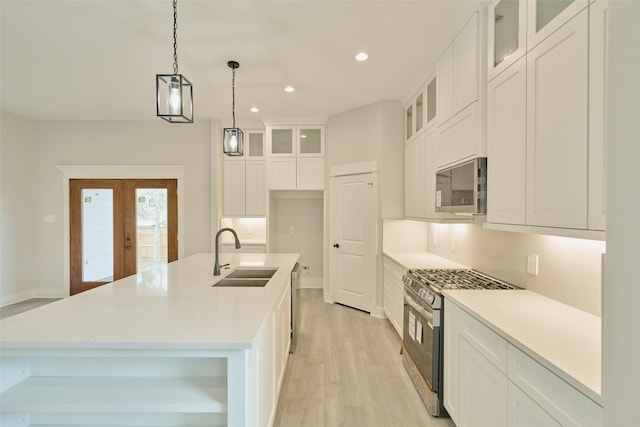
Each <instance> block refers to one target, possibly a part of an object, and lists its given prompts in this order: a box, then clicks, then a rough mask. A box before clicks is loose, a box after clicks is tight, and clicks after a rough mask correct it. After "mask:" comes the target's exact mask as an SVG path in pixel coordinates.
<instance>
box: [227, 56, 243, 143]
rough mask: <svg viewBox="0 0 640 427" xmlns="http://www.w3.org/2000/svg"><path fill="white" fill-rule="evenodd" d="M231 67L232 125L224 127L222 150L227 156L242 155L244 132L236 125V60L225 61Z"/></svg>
mask: <svg viewBox="0 0 640 427" xmlns="http://www.w3.org/2000/svg"><path fill="white" fill-rule="evenodd" d="M227 65H228V66H229V68H231V113H232V115H233V127H230V128H224V134H223V151H224V154H226V155H227V156H242V152H243V151H244V133H243V132H242V131H241V130H240V129H238V128H237V127H236V68H239V67H240V64H238V63H237V62H236V61H229V62H227Z"/></svg>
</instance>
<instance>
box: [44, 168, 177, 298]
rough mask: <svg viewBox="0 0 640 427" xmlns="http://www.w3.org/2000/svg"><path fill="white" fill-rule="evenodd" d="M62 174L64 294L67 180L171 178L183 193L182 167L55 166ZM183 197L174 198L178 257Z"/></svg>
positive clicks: (67, 258) (67, 264) (67, 287)
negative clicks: (176, 209)
mask: <svg viewBox="0 0 640 427" xmlns="http://www.w3.org/2000/svg"><path fill="white" fill-rule="evenodd" d="M56 168H57V169H58V170H60V172H62V218H63V280H64V283H63V285H64V294H65V295H69V294H70V292H71V247H70V240H71V229H70V222H69V214H70V212H69V200H70V199H69V180H71V179H165V178H166V179H175V180H177V184H178V188H177V193H178V195H181V194H183V185H184V170H185V166H183V165H164V166H154V165H131V166H128V165H127V166H122V165H58V166H56ZM183 199H184V197H178V258H181V257H182V254H183V246H184V242H183V237H182V236H183V232H182V230H184V202H183Z"/></svg>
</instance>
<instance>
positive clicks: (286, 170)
mask: <svg viewBox="0 0 640 427" xmlns="http://www.w3.org/2000/svg"><path fill="white" fill-rule="evenodd" d="M267 174H268V176H269V188H271V189H280V190H292V189H295V188H296V159H280V158H274V159H269V161H268V166H267Z"/></svg>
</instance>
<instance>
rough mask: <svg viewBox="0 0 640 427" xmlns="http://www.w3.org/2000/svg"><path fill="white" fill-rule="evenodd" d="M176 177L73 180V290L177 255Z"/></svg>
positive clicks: (99, 282)
mask: <svg viewBox="0 0 640 427" xmlns="http://www.w3.org/2000/svg"><path fill="white" fill-rule="evenodd" d="M177 200H178V198H177V180H175V179H71V180H69V204H70V206H69V207H70V209H69V224H70V237H71V242H70V248H71V254H70V255H71V256H70V267H71V272H70V273H71V274H70V278H71V295H73V294H76V293H78V292H83V291H86V290H88V289H92V288H95V287H98V286H101V285H104V284H105V283H109V282H112V281H114V280H118V279H121V278H123V277H127V276H130V275H132V274H136V273H141V272H143V271H146V270H150V269H152V268H154V267H156V266H158V265H162V264H166V263H168V262H171V261H175V260H176V259H178V240H177V235H178V208H177V205H178V204H177Z"/></svg>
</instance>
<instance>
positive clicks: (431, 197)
mask: <svg viewBox="0 0 640 427" xmlns="http://www.w3.org/2000/svg"><path fill="white" fill-rule="evenodd" d="M437 168H438V132H436V131H433V132H430V131H427V134H426V137H425V144H424V183H425V184H424V216H425V218H429V219H439V218H440V214H439V213H438V212H436V170H437Z"/></svg>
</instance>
